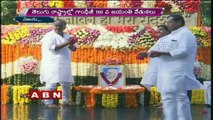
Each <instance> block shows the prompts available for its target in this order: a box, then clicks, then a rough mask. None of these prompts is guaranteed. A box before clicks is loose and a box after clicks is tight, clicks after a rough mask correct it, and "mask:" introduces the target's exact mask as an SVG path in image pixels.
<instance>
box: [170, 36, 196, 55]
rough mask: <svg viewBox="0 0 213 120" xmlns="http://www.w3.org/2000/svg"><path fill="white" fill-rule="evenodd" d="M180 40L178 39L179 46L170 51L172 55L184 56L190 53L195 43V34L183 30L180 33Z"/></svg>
mask: <svg viewBox="0 0 213 120" xmlns="http://www.w3.org/2000/svg"><path fill="white" fill-rule="evenodd" d="M180 36H181V37H180V40H177V41H176V42H177V44H176V45H177V47H176V48H175V49H172V50H171V51H170V55H171V56H172V57H184V56H186V55H187V54H188V53H190V49H191V48H192V47H193V46H194V44H195V42H194V41H195V37H194V36H193V35H190V33H189V32H183V33H182V34H180Z"/></svg>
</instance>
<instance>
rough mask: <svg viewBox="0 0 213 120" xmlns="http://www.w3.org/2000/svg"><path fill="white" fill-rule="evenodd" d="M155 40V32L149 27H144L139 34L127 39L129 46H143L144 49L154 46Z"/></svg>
mask: <svg viewBox="0 0 213 120" xmlns="http://www.w3.org/2000/svg"><path fill="white" fill-rule="evenodd" d="M157 38H158V36H157V31H155V30H154V28H152V27H151V26H145V27H144V28H142V29H141V30H140V31H139V32H137V33H136V34H133V35H132V36H130V37H129V39H128V44H129V45H130V46H143V47H145V48H150V47H152V46H153V45H154V43H155V41H156V40H157Z"/></svg>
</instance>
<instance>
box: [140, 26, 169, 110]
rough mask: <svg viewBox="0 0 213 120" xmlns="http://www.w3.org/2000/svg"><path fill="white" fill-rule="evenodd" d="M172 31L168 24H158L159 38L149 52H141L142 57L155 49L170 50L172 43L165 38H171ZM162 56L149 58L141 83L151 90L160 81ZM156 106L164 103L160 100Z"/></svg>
mask: <svg viewBox="0 0 213 120" xmlns="http://www.w3.org/2000/svg"><path fill="white" fill-rule="evenodd" d="M170 33H171V31H170V30H169V29H168V27H167V26H166V25H160V26H158V34H159V40H158V41H157V42H156V43H155V44H154V46H152V47H151V48H150V49H149V50H148V52H147V53H139V55H141V57H142V58H144V57H147V56H148V54H149V53H150V52H151V51H153V50H155V51H162V52H168V51H169V50H170V47H171V46H170V45H171V44H170V43H166V42H164V41H166V40H165V39H169V34H170ZM159 64H161V63H160V58H158V57H154V58H149V63H148V67H147V70H146V72H145V74H144V76H143V78H142V80H141V82H140V85H142V86H145V87H146V88H147V89H148V90H149V91H150V89H151V86H157V83H158V82H160V81H157V75H158V69H160V68H159V67H158V66H159ZM155 106H156V107H159V108H161V107H162V103H161V102H159V103H158V104H156V105H155Z"/></svg>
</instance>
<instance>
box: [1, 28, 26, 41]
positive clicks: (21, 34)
mask: <svg viewBox="0 0 213 120" xmlns="http://www.w3.org/2000/svg"><path fill="white" fill-rule="evenodd" d="M28 35H29V28H28V27H26V26H22V27H20V28H18V29H14V30H12V31H10V32H7V34H5V35H4V37H3V38H2V43H3V44H15V43H16V42H17V41H18V40H20V39H22V38H25V37H27V36H28Z"/></svg>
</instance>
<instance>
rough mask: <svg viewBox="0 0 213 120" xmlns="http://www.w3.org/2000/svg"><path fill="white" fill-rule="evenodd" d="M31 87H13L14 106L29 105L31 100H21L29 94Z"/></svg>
mask: <svg viewBox="0 0 213 120" xmlns="http://www.w3.org/2000/svg"><path fill="white" fill-rule="evenodd" d="M30 88H31V86H29V85H23V86H13V104H19V103H20V104H24V103H29V102H30V99H29V98H21V95H22V94H27V93H28V94H29V90H30Z"/></svg>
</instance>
